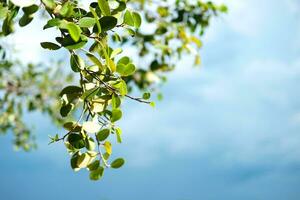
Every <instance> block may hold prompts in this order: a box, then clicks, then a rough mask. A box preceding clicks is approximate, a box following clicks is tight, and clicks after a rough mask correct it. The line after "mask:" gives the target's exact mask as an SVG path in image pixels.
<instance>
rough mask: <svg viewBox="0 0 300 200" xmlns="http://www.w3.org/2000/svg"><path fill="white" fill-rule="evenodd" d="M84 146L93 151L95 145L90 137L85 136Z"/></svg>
mask: <svg viewBox="0 0 300 200" xmlns="http://www.w3.org/2000/svg"><path fill="white" fill-rule="evenodd" d="M85 147H86V148H87V150H89V151H93V150H94V149H95V147H96V143H95V141H94V139H93V138H91V137H87V138H85Z"/></svg>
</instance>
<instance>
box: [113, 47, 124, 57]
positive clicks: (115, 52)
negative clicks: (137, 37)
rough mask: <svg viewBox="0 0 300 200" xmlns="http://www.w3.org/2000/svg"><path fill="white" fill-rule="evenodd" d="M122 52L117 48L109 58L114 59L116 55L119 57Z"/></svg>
mask: <svg viewBox="0 0 300 200" xmlns="http://www.w3.org/2000/svg"><path fill="white" fill-rule="evenodd" d="M122 52H123V50H122V49H121V48H117V49H115V50H113V51H112V52H111V54H110V58H111V59H113V58H114V57H116V56H117V55H119V54H120V53H122Z"/></svg>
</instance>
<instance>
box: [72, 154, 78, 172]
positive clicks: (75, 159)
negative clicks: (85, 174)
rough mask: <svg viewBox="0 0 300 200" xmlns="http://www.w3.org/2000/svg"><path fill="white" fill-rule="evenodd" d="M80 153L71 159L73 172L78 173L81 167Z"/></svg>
mask: <svg viewBox="0 0 300 200" xmlns="http://www.w3.org/2000/svg"><path fill="white" fill-rule="evenodd" d="M79 155H80V152H76V153H74V154H73V155H72V157H71V167H72V169H73V170H75V171H78V170H79V167H78V165H77V160H78V158H79Z"/></svg>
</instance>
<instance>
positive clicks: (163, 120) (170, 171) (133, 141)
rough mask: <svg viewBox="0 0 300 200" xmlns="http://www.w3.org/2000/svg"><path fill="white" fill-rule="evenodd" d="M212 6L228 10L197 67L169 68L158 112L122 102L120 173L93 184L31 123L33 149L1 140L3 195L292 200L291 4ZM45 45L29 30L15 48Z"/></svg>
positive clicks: (251, 1)
mask: <svg viewBox="0 0 300 200" xmlns="http://www.w3.org/2000/svg"><path fill="white" fill-rule="evenodd" d="M218 2H225V3H227V4H228V6H229V10H230V12H229V14H228V15H227V16H222V17H220V18H218V19H216V20H214V21H213V23H212V26H211V27H210V29H209V31H208V32H207V34H206V35H205V37H204V44H205V45H204V48H203V50H202V60H203V65H202V67H201V69H197V68H193V67H190V66H191V65H192V63H190V62H189V59H188V58H187V59H185V60H183V61H182V62H181V63H179V64H178V69H177V70H176V71H175V72H174V73H172V74H171V75H170V76H169V81H168V82H167V84H166V85H164V86H163V88H162V90H163V93H164V97H165V98H164V100H163V101H162V102H159V103H157V108H156V109H151V108H148V107H145V106H144V105H137V104H136V103H135V102H128V103H127V104H126V109H125V110H126V111H125V116H126V117H124V119H123V120H122V122H121V126H122V127H123V129H124V130H123V131H124V143H123V144H122V145H118V146H117V147H115V148H116V150H115V152H114V154H115V156H117V157H118V156H124V157H125V158H126V160H127V164H126V166H125V167H124V168H123V169H121V170H117V171H113V170H111V171H109V172H107V173H106V174H105V177H104V179H103V181H100V182H96V183H95V182H91V181H89V180H88V178H87V175H88V174H87V173H86V172H84V171H82V172H79V173H74V172H73V171H72V170H71V169H70V168H69V165H68V162H69V161H68V156H67V153H66V152H65V150H64V148H63V147H62V145H59V144H56V145H51V146H48V145H47V143H48V139H47V135H48V134H52V133H53V132H56V128H55V127H53V126H52V125H51V122H50V121H49V120H48V119H47V118H45V117H41V116H39V115H30V116H29V117H28V118H27V120H28V121H29V122H32V121H33V122H38V123H34V124H35V125H36V133H37V134H38V137H39V138H38V139H39V149H38V150H37V151H36V152H33V153H29V154H28V153H15V152H13V150H12V148H11V145H10V139H11V138H10V137H8V136H5V137H2V138H1V140H0V145H1V152H2V153H0V163H1V165H0V169H1V170H0V177H1V179H0V193H1V196H2V198H3V199H13V200H14V199H31V200H35V199H46V200H47V199H49V200H50V199H58V200H60V199H66V198H70V199H82V198H85V199H93V200H96V199H97V200H117V199H121V198H122V199H144V200H153V199H159V200H160V199H168V200H169V199H170V200H171V199H172V200H198V199H204V200H219V199H228V200H235V199H243V200H248V199H249V200H250V199H251V200H253V199H255V200H256V199H257V200H260V199H262V200H265V199H274V200H286V199H289V200H298V199H299V198H300V192H299V184H300V102H299V98H300V93H299V84H300V57H299V52H300V26H299V25H300V24H299V23H300V20H299V19H300V12H299V11H300V3H299V1H297V0H285V1H279V0H276V1H271V0H265V1H259V0H239V1H237V0H231V1H230V0H228V1H221V0H220V1H219V0H218ZM32 32H35V33H34V34H35V35H32ZM26 35H27V36H28V37H31V38H35V40H33V39H32V40H21V39H22V38H24V36H26ZM47 37H48V35H47V34H40V32H39V30H38V29H37V28H36V27H35V26H33V27H31V28H30V29H25V30H23V31H22V33H17V35H15V36H14V37H13V39H14V41H16V42H17V43H18V44H19V46H18V48H19V50H20V54H21V55H23V56H25V57H26V59H28V60H31V59H36V58H41V57H42V56H43V55H44V54H45V52H42V51H40V50H38V49H39V41H43V40H45V39H46V38H47ZM29 41H30V42H32V41H33V42H34V44H30V43H29ZM29 45H30V47H31V51H22V49H25V48H26V47H28V46H29Z"/></svg>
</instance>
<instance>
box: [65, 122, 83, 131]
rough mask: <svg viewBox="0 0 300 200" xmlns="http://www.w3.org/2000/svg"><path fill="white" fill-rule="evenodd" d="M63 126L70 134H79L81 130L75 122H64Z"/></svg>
mask: <svg viewBox="0 0 300 200" xmlns="http://www.w3.org/2000/svg"><path fill="white" fill-rule="evenodd" d="M63 126H64V128H65V129H66V130H67V131H71V132H80V131H81V128H82V127H81V126H80V125H78V124H77V123H76V122H66V123H64V125H63Z"/></svg>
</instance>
